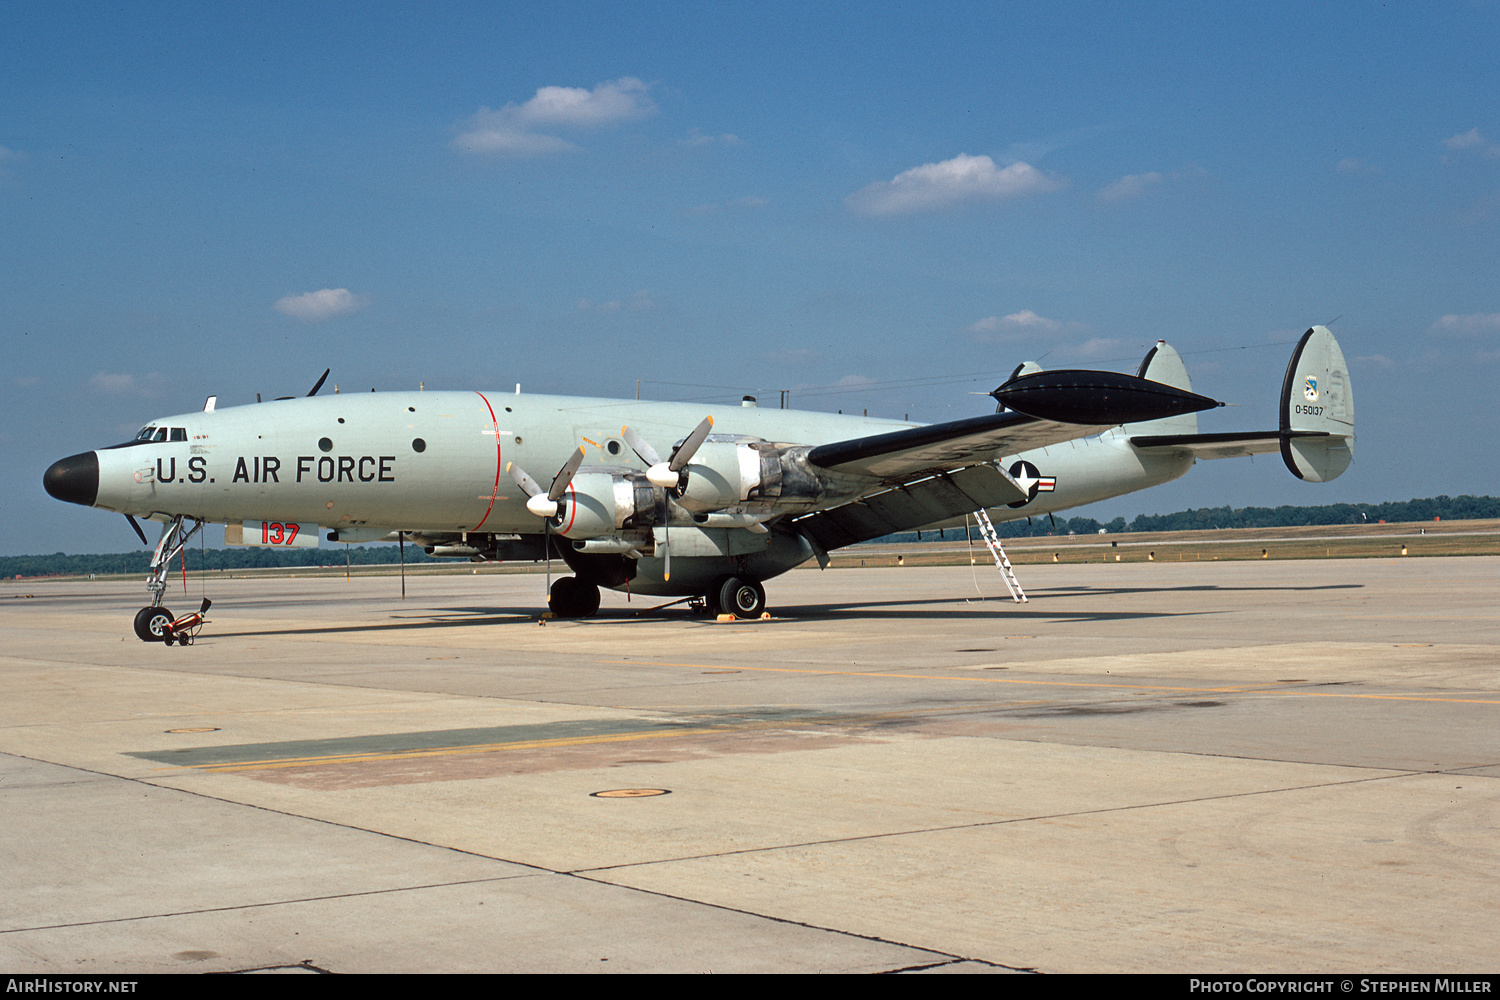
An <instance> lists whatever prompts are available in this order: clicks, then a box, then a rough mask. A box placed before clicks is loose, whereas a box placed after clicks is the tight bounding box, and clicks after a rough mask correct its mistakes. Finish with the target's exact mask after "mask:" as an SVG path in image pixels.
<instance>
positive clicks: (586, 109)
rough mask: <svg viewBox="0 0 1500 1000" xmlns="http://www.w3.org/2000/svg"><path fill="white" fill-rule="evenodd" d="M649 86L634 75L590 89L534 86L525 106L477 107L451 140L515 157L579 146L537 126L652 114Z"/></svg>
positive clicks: (588, 124)
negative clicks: (459, 132) (465, 125)
mask: <svg viewBox="0 0 1500 1000" xmlns="http://www.w3.org/2000/svg"><path fill="white" fill-rule="evenodd" d="M650 89H651V88H650V85H649V84H646V83H642V82H641V81H640V80H637V79H636V78H635V77H633V76H622V77H621V78H620V79H618V80H610V81H607V82H605V83H601V84H599V85H598V86H597V87H595V88H594V89H593V90H585V89H583V88H582V87H539V88H537V92H536V94H535V95H534V96H533V97H532V98H531V100H529V101H527V102H525V103H524V104H515V103H511V104H507V105H506V106H505V107H503V108H500V109H499V110H494V109H491V108H480V109H479V111H478V112H476V113H475V114H474V116H473V117H472V118H470V119H469V121H468V124H467V129H466V131H464V132H463V133H462V134H460V135H459V136H458V138H456V139H455V140H453V144H454V145H455V146H457V147H458V148H459V149H462V150H465V151H467V152H471V153H496V154H500V155H503V156H516V157H523V156H544V155H547V154H549V153H563V152H568V151H571V150H575V149H577V148H578V147H577V146H575V145H574V144H573V143H571V142H569V141H567V140H566V139H563V138H560V137H558V136H555V135H549V134H547V133H545V132H542V131H539V130H540V129H551V128H558V127H561V128H574V129H590V128H602V127H605V126H608V125H617V124H619V123H621V122H628V121H637V120H639V119H642V118H649V117H650V116H652V115H654V114H656V104H655V103H654V102H653V101H652V100H651V96H650V93H649V91H650Z"/></svg>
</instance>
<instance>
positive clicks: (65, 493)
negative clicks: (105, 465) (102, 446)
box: [42, 451, 99, 507]
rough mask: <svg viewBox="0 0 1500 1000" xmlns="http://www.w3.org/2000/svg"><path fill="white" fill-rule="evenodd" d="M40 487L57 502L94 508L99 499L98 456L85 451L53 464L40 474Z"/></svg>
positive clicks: (95, 453)
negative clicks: (63, 501) (62, 501)
mask: <svg viewBox="0 0 1500 1000" xmlns="http://www.w3.org/2000/svg"><path fill="white" fill-rule="evenodd" d="M42 486H43V487H44V488H45V489H46V490H47V492H48V493H50V494H51V495H52V496H53V497H54V498H56V499H58V500H66V501H67V502H68V503H77V504H83V506H85V507H92V506H94V501H95V500H97V499H98V498H99V454H98V453H97V452H93V451H86V452H84V453H83V454H82V455H70V456H68V457H67V458H64V459H60V460H59V461H56V462H53V463H52V464H51V465H50V466H48V468H47V471H46V472H45V473H43V474H42Z"/></svg>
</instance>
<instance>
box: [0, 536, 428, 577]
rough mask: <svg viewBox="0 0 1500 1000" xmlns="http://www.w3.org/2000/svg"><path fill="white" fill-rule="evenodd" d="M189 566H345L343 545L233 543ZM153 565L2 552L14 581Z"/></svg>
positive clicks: (391, 553) (1, 563)
mask: <svg viewBox="0 0 1500 1000" xmlns="http://www.w3.org/2000/svg"><path fill="white" fill-rule="evenodd" d="M184 555H185V556H186V562H187V569H188V572H190V573H199V572H203V571H210V572H212V571H224V570H236V569H287V568H290V567H294V566H343V565H344V563H345V555H346V553H345V551H344V546H342V545H340V546H338V547H337V548H329V549H261V548H250V547H243V548H242V547H239V546H234V547H229V548H223V549H207V548H192V547H191V546H189V547H188V548H187V549H185V550H184ZM347 557H348V563H349V565H351V566H380V565H385V564H387V563H397V562H400V560H401V553H400V552H398V551H397V547H396V546H395V545H375V546H369V547H364V548H354V547H353V546H350V547H349V548H348V550H347ZM406 561H407V563H431V562H440V561H443V562H451V561H453V560H436V559H433V558H432V557H431V556H429V555H428V554H427V553H426V552H423V551H422V547H421V546H420V545H412V544H407V546H406ZM181 564H182V559H181V557H179V559H176V560H173V562H172V571H173V572H174V573H175V572H179V568H178V567H179V566H181ZM150 565H151V550H150V549H142V550H140V551H139V552H115V553H109V554H105V555H72V556H70V555H65V554H64V553H62V552H57V553H54V554H53V555H50V556H0V578H4V579H14V578H15V577H17V576H22V577H27V576H87V575H89V574H90V573H97V574H108V573H125V574H135V573H138V574H140V575H142V576H145V574H146V570H147V569H148V568H149V566H150Z"/></svg>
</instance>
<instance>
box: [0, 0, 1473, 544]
mask: <svg viewBox="0 0 1500 1000" xmlns="http://www.w3.org/2000/svg"><path fill="white" fill-rule="evenodd" d="M1497 42H1500V5H1497V4H1496V3H1493V2H1483V3H1466V2H1453V3H1437V4H1374V3H1322V4H1300V5H1292V4H1276V5H1267V4H1261V3H1246V4H1236V3H1227V4H1202V3H1187V4H1174V3H1150V4H1088V3H1074V4H1066V5H1055V4H1054V5H1036V4H1010V3H990V4H969V3H965V4H951V5H950V4H939V3H923V4H917V5H904V6H902V7H886V6H882V5H816V4H807V3H797V4H774V3H755V4H741V5H734V4H669V3H662V4H646V5H624V4H569V3H553V4H546V5H542V4H516V5H506V4H493V3H491V4H431V5H426V4H424V5H402V6H400V7H397V6H394V5H390V6H386V5H379V4H375V5H368V4H349V5H331V4H314V5H304V4H296V5H292V4H257V5H234V6H233V7H232V6H231V5H202V4H181V5H176V4H151V3H143V4H133V5H123V6H116V5H104V4H83V5H63V4H57V3H46V4H43V3H32V2H27V0H17V2H12V3H8V4H6V5H4V7H3V8H0V343H3V346H4V357H5V359H6V361H5V367H4V368H3V369H0V379H3V388H4V391H3V393H0V407H3V419H0V459H3V460H0V515H3V516H0V553H5V554H15V553H32V552H54V551H59V550H61V551H68V552H86V551H122V550H126V549H130V548H132V547H134V546H135V545H136V544H138V543H137V542H136V541H135V538H134V535H133V534H132V533H131V532H130V530H129V528H128V526H126V525H125V524H124V523H123V520H122V519H121V518H119V517H115V516H112V515H107V514H104V513H102V512H97V511H88V510H84V509H82V508H74V507H71V506H68V505H64V504H60V503H58V502H56V501H53V500H51V499H50V498H49V497H47V496H46V495H45V494H44V493H43V492H42V489H41V474H42V471H43V470H44V469H45V468H46V466H47V464H48V463H49V462H51V461H52V460H53V459H56V458H59V457H62V456H64V455H69V454H73V453H76V452H79V451H83V450H88V449H91V448H94V447H98V446H101V445H104V444H109V443H114V442H116V441H119V440H122V439H124V438H125V437H127V436H128V435H129V434H130V433H131V432H133V431H134V430H135V429H136V428H137V427H139V426H140V425H141V424H143V423H145V422H146V421H147V420H148V419H149V418H152V417H154V416H158V415H165V414H171V413H180V412H184V411H189V410H195V409H198V408H200V407H201V406H202V403H203V399H204V397H205V396H206V395H208V394H210V393H216V394H218V396H219V399H220V405H221V406H229V405H234V404H238V403H245V402H251V401H253V400H254V398H255V394H256V393H257V392H261V393H264V394H265V395H266V396H267V398H269V397H271V396H279V395H289V394H297V393H304V392H306V391H307V389H308V388H310V387H311V384H312V382H313V381H314V380H315V379H316V378H317V376H318V375H319V374H320V373H321V372H322V371H323V369H324V368H325V367H332V369H333V374H332V375H331V376H330V382H336V383H339V384H340V385H341V387H343V388H344V389H345V390H346V391H347V390H353V389H358V390H361V391H365V390H368V389H369V388H371V387H375V388H380V389H408V388H416V386H417V384H418V383H419V382H425V383H426V385H427V387H428V388H430V389H431V388H450V389H469V388H491V389H501V388H505V389H508V388H511V387H513V386H514V384H515V383H516V382H520V383H522V385H523V388H524V389H526V390H528V391H533V392H559V393H577V394H587V395H606V396H631V395H633V394H634V393H635V391H636V384H637V380H643V381H642V386H641V392H642V395H643V396H647V397H654V398H662V399H683V398H692V399H699V398H701V399H703V400H704V402H705V411H706V412H711V411H712V407H713V405H714V404H716V403H719V404H721V403H722V402H723V401H725V400H737V399H738V397H739V395H740V393H741V392H756V393H759V394H761V395H762V396H763V397H765V398H766V401H768V402H769V403H771V405H775V401H776V399H777V393H778V391H779V390H781V389H791V390H792V399H793V403H794V405H799V406H804V407H807V408H812V409H830V410H831V409H840V408H841V409H844V410H845V411H846V412H850V411H854V412H858V411H860V410H862V409H868V410H869V412H870V413H871V414H872V415H881V416H896V417H900V416H902V415H903V414H908V413H909V414H910V415H911V417H912V418H913V419H922V420H943V419H951V418H956V417H961V416H968V415H972V414H975V413H979V412H983V411H984V410H985V409H986V408H987V407H986V403H987V401H986V400H984V399H980V398H976V397H974V396H972V395H969V394H968V393H970V392H971V391H980V392H983V391H987V390H989V389H991V388H993V387H994V386H995V385H996V384H998V382H999V381H1001V380H1002V379H1003V376H1004V374H1005V373H1007V372H1008V371H1009V370H1010V369H1011V368H1013V367H1014V366H1015V365H1016V364H1017V363H1019V362H1021V361H1024V360H1028V359H1040V360H1041V361H1042V363H1043V364H1044V365H1045V366H1047V367H1064V366H1084V367H1087V366H1094V367H1105V368H1114V369H1117V370H1133V369H1134V367H1135V364H1136V363H1137V362H1138V361H1139V359H1140V357H1141V356H1142V355H1143V354H1144V353H1145V351H1146V350H1147V349H1148V348H1149V346H1150V345H1151V344H1152V343H1154V342H1155V340H1156V339H1157V338H1159V337H1162V338H1166V339H1167V340H1169V341H1170V342H1171V343H1172V344H1173V345H1174V346H1175V347H1177V348H1178V349H1179V350H1180V351H1182V352H1183V354H1184V356H1185V358H1186V361H1187V363H1188V367H1189V371H1190V372H1191V374H1192V375H1193V377H1194V385H1195V388H1197V389H1199V390H1200V391H1203V392H1207V393H1209V394H1212V395H1215V396H1217V397H1219V398H1221V399H1225V400H1227V401H1230V402H1232V403H1236V404H1240V405H1238V406H1235V407H1232V408H1230V409H1228V410H1220V411H1217V412H1216V413H1214V414H1211V415H1209V416H1208V417H1206V418H1205V420H1204V422H1203V429H1205V430H1250V429H1264V428H1273V427H1275V421H1276V414H1275V401H1276V397H1277V393H1278V391H1279V387H1280V380H1281V373H1282V370H1283V369H1284V366H1285V364H1286V359H1287V356H1288V354H1289V353H1290V350H1291V342H1292V341H1294V340H1295V339H1296V337H1297V335H1298V334H1300V332H1301V331H1302V330H1303V329H1305V328H1306V327H1307V326H1309V325H1311V324H1314V323H1328V322H1330V321H1333V320H1335V319H1337V322H1336V323H1334V324H1333V330H1334V332H1335V333H1336V334H1337V336H1338V337H1339V339H1340V342H1341V343H1342V345H1343V347H1344V350H1345V353H1346V355H1347V356H1348V358H1349V360H1350V365H1351V370H1352V376H1353V383H1354V387H1355V398H1356V404H1357V414H1358V425H1357V430H1358V433H1359V440H1358V443H1357V445H1356V452H1355V454H1356V459H1355V465H1354V467H1353V468H1352V469H1351V470H1350V471H1349V472H1348V473H1346V474H1345V475H1344V477H1343V478H1341V479H1340V480H1338V481H1336V482H1334V483H1331V484H1326V485H1321V486H1314V485H1310V484H1304V483H1300V482H1297V481H1296V480H1294V479H1292V477H1291V476H1289V475H1288V474H1287V473H1286V472H1285V470H1284V469H1283V468H1282V467H1281V464H1280V462H1279V460H1278V459H1277V458H1276V456H1264V457H1262V458H1259V459H1257V460H1255V461H1254V462H1250V461H1245V460H1239V461H1221V462H1213V463H1202V464H1200V466H1199V467H1198V468H1197V469H1195V470H1194V471H1193V472H1191V473H1190V474H1189V475H1188V476H1187V477H1186V478H1184V479H1183V480H1180V481H1179V482H1177V483H1175V484H1171V485H1169V486H1166V487H1162V488H1159V489H1157V490H1155V491H1152V492H1148V493H1141V494H1135V495H1133V496H1128V497H1123V498H1120V499H1118V500H1115V501H1111V502H1108V503H1104V504H1099V505H1095V506H1094V507H1092V508H1088V509H1085V511H1084V512H1085V513H1088V514H1090V515H1092V516H1095V517H1099V518H1100V519H1101V520H1107V519H1109V518H1112V517H1114V516H1115V515H1117V514H1118V515H1123V516H1125V517H1127V518H1129V517H1133V516H1134V515H1135V514H1138V513H1156V512H1163V511H1170V510H1179V509H1183V508H1186V507H1195V506H1218V505H1222V504H1232V505H1234V506H1246V505H1271V506H1274V505H1276V504H1281V503H1296V504H1307V503H1325V502H1335V501H1381V500H1400V499H1409V498H1411V497H1414V496H1431V495H1436V494H1440V493H1447V494H1452V495H1457V494H1461V493H1488V494H1494V493H1497V492H1500V481H1497V480H1500V475H1497V471H1496V470H1497V462H1496V448H1495V441H1496V438H1497V432H1500V420H1497V418H1496V406H1495V403H1494V398H1495V394H1496V389H1497V387H1500V100H1497V98H1496V95H1497V94H1500V58H1497V57H1496V46H1497ZM916 380H920V382H918V381H916ZM325 391H327V390H325Z"/></svg>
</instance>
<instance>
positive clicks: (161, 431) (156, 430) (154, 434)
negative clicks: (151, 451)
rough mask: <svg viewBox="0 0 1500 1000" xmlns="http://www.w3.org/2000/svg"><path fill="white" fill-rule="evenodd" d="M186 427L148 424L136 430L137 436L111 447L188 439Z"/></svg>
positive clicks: (127, 446) (126, 446)
mask: <svg viewBox="0 0 1500 1000" xmlns="http://www.w3.org/2000/svg"><path fill="white" fill-rule="evenodd" d="M187 439H188V436H187V428H186V427H158V426H156V425H155V424H147V425H146V426H145V427H142V428H141V429H140V430H138V431H136V432H135V437H133V438H131V439H130V440H129V441H126V442H125V443H124V444H112V445H110V446H109V447H110V448H129V447H131V446H132V445H137V444H155V443H156V442H158V441H186V440H187Z"/></svg>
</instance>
